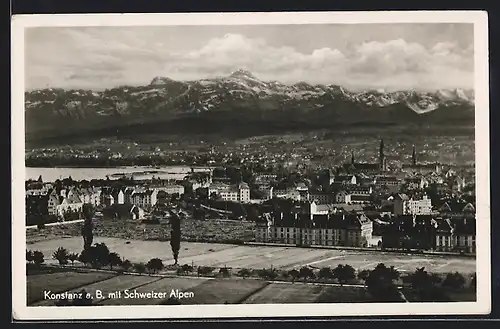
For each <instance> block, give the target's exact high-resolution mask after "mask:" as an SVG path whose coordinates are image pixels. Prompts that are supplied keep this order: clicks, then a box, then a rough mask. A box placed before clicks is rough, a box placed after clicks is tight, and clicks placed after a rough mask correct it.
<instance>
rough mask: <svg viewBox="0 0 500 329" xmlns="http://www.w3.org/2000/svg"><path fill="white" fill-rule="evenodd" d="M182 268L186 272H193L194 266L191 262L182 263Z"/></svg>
mask: <svg viewBox="0 0 500 329" xmlns="http://www.w3.org/2000/svg"><path fill="white" fill-rule="evenodd" d="M182 270H183V271H184V273H191V272H193V267H192V266H191V265H189V264H184V265H182Z"/></svg>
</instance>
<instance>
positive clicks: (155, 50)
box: [26, 29, 474, 90]
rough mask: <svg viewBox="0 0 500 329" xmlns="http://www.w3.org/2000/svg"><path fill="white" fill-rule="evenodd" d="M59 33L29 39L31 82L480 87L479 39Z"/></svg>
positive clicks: (387, 88) (102, 85)
mask: <svg viewBox="0 0 500 329" xmlns="http://www.w3.org/2000/svg"><path fill="white" fill-rule="evenodd" d="M332 38H335V36H332ZM51 40H52V41H51V42H49V43H47V42H45V43H40V42H39V43H37V42H36V40H35V39H34V38H33V40H31V41H30V43H27V48H28V49H29V50H30V52H29V53H28V55H27V61H26V62H27V67H26V72H27V82H28V83H29V84H28V87H29V86H30V85H31V86H32V87H43V86H45V85H51V86H62V87H64V86H71V87H74V86H79V87H81V88H96V87H97V88H98V87H103V88H104V87H112V86H116V85H123V84H146V83H149V82H150V81H151V79H152V78H153V77H154V76H158V75H162V76H168V77H170V78H173V79H179V80H191V79H200V78H209V77H215V76H223V75H228V74H230V73H231V72H232V71H235V70H237V69H246V70H249V71H251V72H252V73H254V74H255V75H256V76H257V77H258V78H261V79H263V80H278V81H282V82H285V83H295V82H298V81H307V82H309V83H314V84H315V83H325V84H329V83H331V84H339V85H343V86H345V87H347V88H350V89H358V90H359V89H367V88H370V89H371V88H375V89H379V88H384V89H386V90H395V89H438V88H456V87H459V88H472V87H473V76H474V74H473V70H474V65H473V64H474V61H473V48H472V45H471V46H470V47H468V48H466V49H462V48H460V47H458V46H457V44H455V43H451V42H449V41H443V42H440V43H437V44H435V45H434V46H433V47H430V48H426V47H424V46H423V45H421V44H418V43H412V42H407V41H405V40H404V39H397V40H390V41H386V42H381V41H370V42H365V43H361V44H358V45H353V46H351V47H350V48H348V49H347V50H346V49H344V50H343V52H342V51H340V50H338V49H331V48H328V47H323V48H319V49H315V50H313V51H311V52H303V51H299V50H297V49H295V48H293V47H289V46H275V45H273V44H269V43H268V42H267V41H266V39H265V38H248V37H246V36H244V35H241V34H226V35H223V36H221V37H218V38H213V39H210V40H208V41H207V42H206V43H205V44H203V45H201V46H199V47H198V48H195V49H190V50H185V49H180V47H176V46H175V44H172V43H171V42H169V40H168V38H165V39H162V36H161V35H152V36H151V37H149V38H148V37H144V36H142V37H141V35H140V34H135V35H134V34H131V33H126V32H125V31H123V32H118V33H116V32H114V33H111V32H109V33H108V32H106V33H103V32H100V33H95V32H91V31H87V30H75V29H73V30H64V31H59V32H58V33H55V35H54V37H53V38H52V39H51ZM37 54H44V55H43V56H39V55H37ZM40 84H42V86H37V85H40Z"/></svg>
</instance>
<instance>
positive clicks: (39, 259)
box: [33, 250, 45, 267]
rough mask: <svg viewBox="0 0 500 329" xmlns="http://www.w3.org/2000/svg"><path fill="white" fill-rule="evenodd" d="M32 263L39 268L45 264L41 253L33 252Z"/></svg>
mask: <svg viewBox="0 0 500 329" xmlns="http://www.w3.org/2000/svg"><path fill="white" fill-rule="evenodd" d="M33 262H34V263H35V264H36V265H37V266H38V267H39V266H41V265H42V264H43V263H44V262H45V256H44V254H43V252H41V251H38V250H37V251H34V252H33Z"/></svg>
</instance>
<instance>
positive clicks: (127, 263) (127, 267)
mask: <svg viewBox="0 0 500 329" xmlns="http://www.w3.org/2000/svg"><path fill="white" fill-rule="evenodd" d="M120 266H121V267H122V268H123V270H124V271H125V272H128V271H129V270H130V269H131V268H132V263H131V262H130V261H129V260H128V259H123V260H122V261H121V264H120Z"/></svg>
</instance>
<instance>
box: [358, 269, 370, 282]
mask: <svg viewBox="0 0 500 329" xmlns="http://www.w3.org/2000/svg"><path fill="white" fill-rule="evenodd" d="M369 275H370V271H369V270H362V271H359V272H358V279H360V280H361V281H363V282H364V283H365V284H366V279H368V276H369Z"/></svg>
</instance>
